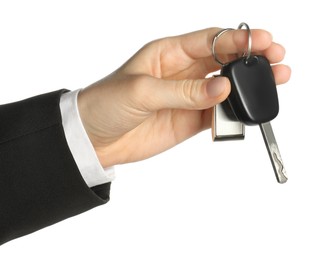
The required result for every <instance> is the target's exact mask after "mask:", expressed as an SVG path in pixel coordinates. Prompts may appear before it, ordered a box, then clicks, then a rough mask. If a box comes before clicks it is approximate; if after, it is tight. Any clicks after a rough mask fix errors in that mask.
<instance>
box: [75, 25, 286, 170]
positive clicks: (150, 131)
mask: <svg viewBox="0 0 318 260" xmlns="http://www.w3.org/2000/svg"><path fill="white" fill-rule="evenodd" d="M220 30H221V29H220V28H210V29H205V30H201V31H197V32H193V33H189V34H185V35H181V36H176V37H169V38H164V39H159V40H155V41H153V42H150V43H148V44H147V45H145V46H144V47H143V48H142V49H141V50H139V51H138V52H137V53H136V54H135V55H134V56H133V57H132V58H131V59H129V60H128V61H127V62H126V63H125V64H124V65H123V66H122V67H120V68H119V69H118V70H116V71H115V72H113V73H112V74H110V75H109V76H107V77H105V78H103V79H102V80H100V81H98V82H96V83H94V84H92V85H91V86H89V87H87V88H85V89H84V90H82V91H81V92H80V94H79V98H78V107H79V111H80V115H81V118H82V121H83V125H84V127H85V129H86V131H87V134H88V136H89V138H90V140H91V142H92V144H93V146H94V148H95V151H96V153H97V156H98V158H99V160H100V162H101V164H102V165H103V166H104V167H107V166H112V165H116V164H122V163H128V162H133V161H138V160H142V159H146V158H149V157H151V156H153V155H156V154H158V153H160V152H163V151H165V150H167V149H169V148H171V147H173V146H175V145H176V144H178V143H180V142H182V141H184V140H186V139H187V138H189V137H191V136H193V135H195V134H197V133H199V132H200V131H202V130H205V129H207V128H209V127H210V126H211V111H212V108H213V106H215V105H216V104H218V103H220V102H222V101H223V100H225V99H226V97H227V96H228V94H229V93H230V83H229V81H228V79H227V78H225V77H217V78H210V79H206V78H205V77H206V76H207V74H209V73H211V72H214V71H217V70H219V69H220V65H219V64H218V63H216V62H215V61H214V58H213V57H212V55H211V44H212V40H213V37H214V35H215V34H216V33H217V32H218V31H220ZM252 41H253V46H252V47H253V50H252V51H253V53H257V54H261V55H264V56H266V57H267V59H268V60H269V61H270V62H271V63H278V62H281V61H282V60H283V58H284V54H285V50H284V48H283V47H282V46H281V45H279V44H277V43H274V42H273V41H272V36H271V35H270V34H269V33H268V32H266V31H264V30H252ZM246 46H247V35H246V31H245V30H234V31H229V32H227V33H225V34H224V35H222V37H220V38H219V39H218V43H217V46H216V52H217V53H218V57H219V58H220V59H221V60H222V61H225V60H231V59H233V56H234V55H236V54H237V53H241V52H242V50H244V49H245V48H246ZM272 69H273V73H274V76H275V80H276V83H277V84H282V83H285V82H287V81H288V80H289V77H290V73H291V71H290V68H289V67H288V66H286V65H282V64H276V65H272Z"/></svg>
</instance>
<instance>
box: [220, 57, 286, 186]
mask: <svg viewBox="0 0 318 260" xmlns="http://www.w3.org/2000/svg"><path fill="white" fill-rule="evenodd" d="M221 75H222V76H226V77H228V78H229V80H230V82H231V93H230V95H229V97H228V102H229V104H230V106H231V108H232V110H233V112H234V114H235V115H236V117H237V118H238V119H239V121H241V122H242V123H244V124H246V125H257V124H258V125H259V126H260V128H261V132H262V135H263V138H264V142H265V144H266V147H267V151H268V154H269V157H270V160H271V163H272V166H273V168H274V172H275V175H276V179H277V181H278V182H279V183H285V182H286V181H287V179H288V177H287V175H286V170H285V167H284V165H283V161H282V158H281V155H280V152H279V149H278V145H277V143H276V139H275V136H274V133H273V130H272V127H271V124H270V121H271V120H272V119H274V118H275V117H276V116H277V114H278V111H279V104H278V95H277V89H276V84H275V79H274V75H273V72H272V69H271V66H270V63H269V61H268V60H267V59H266V58H265V57H263V56H257V55H249V56H247V57H246V56H243V57H241V58H239V59H237V60H234V61H231V62H229V63H227V64H224V65H223V67H222V69H221Z"/></svg>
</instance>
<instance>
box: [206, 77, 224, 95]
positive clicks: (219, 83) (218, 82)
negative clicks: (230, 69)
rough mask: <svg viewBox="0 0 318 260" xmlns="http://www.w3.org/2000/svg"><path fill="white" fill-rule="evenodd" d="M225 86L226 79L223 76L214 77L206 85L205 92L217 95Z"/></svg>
mask: <svg viewBox="0 0 318 260" xmlns="http://www.w3.org/2000/svg"><path fill="white" fill-rule="evenodd" d="M225 87H226V79H225V78H223V77H216V78H213V79H211V80H210V81H209V82H208V84H207V86H206V92H207V93H208V96H209V97H212V98H213V97H217V96H219V95H221V94H222V93H223V92H224V90H225Z"/></svg>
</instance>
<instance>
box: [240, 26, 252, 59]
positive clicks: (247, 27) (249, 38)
mask: <svg viewBox="0 0 318 260" xmlns="http://www.w3.org/2000/svg"><path fill="white" fill-rule="evenodd" d="M243 26H245V27H246V30H247V33H248V43H247V53H243V57H244V56H246V60H248V59H249V58H250V57H251V53H252V33H251V30H250V27H249V26H248V24H247V23H240V25H239V26H238V27H237V29H242V27H243Z"/></svg>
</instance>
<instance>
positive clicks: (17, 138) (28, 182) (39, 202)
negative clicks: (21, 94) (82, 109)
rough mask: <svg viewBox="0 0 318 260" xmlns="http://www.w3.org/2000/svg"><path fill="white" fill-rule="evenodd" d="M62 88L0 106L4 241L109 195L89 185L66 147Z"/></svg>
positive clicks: (1, 232) (0, 208)
mask: <svg viewBox="0 0 318 260" xmlns="http://www.w3.org/2000/svg"><path fill="white" fill-rule="evenodd" d="M63 92H64V90H60V91H56V92H52V93H48V94H44V95H40V96H37V97H33V98H30V99H27V100H23V101H20V102H16V103H11V104H6V105H1V106H0V245H1V244H3V243H5V242H7V241H9V240H12V239H14V238H17V237H20V236H23V235H26V234H29V233H32V232H34V231H36V230H39V229H41V228H43V227H46V226H49V225H52V224H54V223H56V222H59V221H61V220H63V219H66V218H68V217H71V216H74V215H77V214H80V213H82V212H84V211H87V210H89V209H91V208H93V207H96V206H99V205H102V204H104V203H106V202H107V201H108V200H109V190H110V183H107V184H103V185H99V186H96V187H93V188H91V189H90V188H88V186H87V185H86V183H85V181H84V180H83V178H82V176H81V174H80V172H79V170H78V168H77V166H76V163H75V161H74V159H73V157H72V154H71V152H70V150H69V148H68V145H67V142H66V139H65V135H64V131H63V126H62V121H61V114H60V108H59V102H60V96H61V94H62V93H63Z"/></svg>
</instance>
